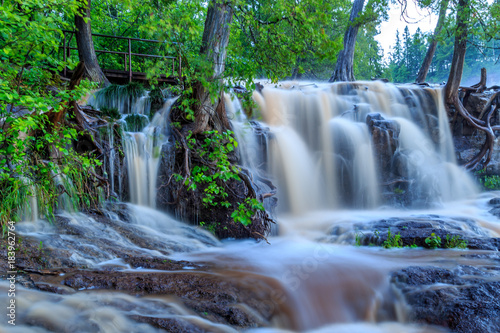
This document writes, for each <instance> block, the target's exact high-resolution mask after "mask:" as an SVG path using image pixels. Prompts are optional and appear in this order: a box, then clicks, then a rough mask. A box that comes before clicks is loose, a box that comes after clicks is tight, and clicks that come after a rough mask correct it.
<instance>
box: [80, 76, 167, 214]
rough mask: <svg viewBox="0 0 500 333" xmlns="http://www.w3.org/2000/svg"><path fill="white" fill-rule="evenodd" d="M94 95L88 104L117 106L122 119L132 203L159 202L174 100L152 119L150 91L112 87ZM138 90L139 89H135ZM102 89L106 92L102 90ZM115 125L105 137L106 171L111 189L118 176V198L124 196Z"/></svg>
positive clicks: (105, 106)
mask: <svg viewBox="0 0 500 333" xmlns="http://www.w3.org/2000/svg"><path fill="white" fill-rule="evenodd" d="M105 89H107V90H104V91H103V90H101V91H98V92H96V93H95V96H93V97H91V98H90V100H89V104H91V105H93V106H94V107H96V108H98V109H108V110H109V109H113V108H114V109H117V110H118V113H119V114H121V118H120V119H119V120H118V121H117V123H118V124H119V125H120V126H121V128H122V130H123V135H122V146H123V154H124V157H125V163H124V164H125V166H126V172H127V175H128V176H127V179H128V187H129V189H128V190H129V192H128V193H129V195H128V196H129V200H130V202H132V203H134V204H138V205H142V206H149V207H153V208H154V207H155V205H156V178H157V174H158V168H159V164H160V157H161V150H162V146H163V145H164V144H165V143H167V141H168V132H167V118H168V113H169V112H170V107H171V106H172V103H173V102H174V101H175V99H171V100H168V101H166V102H165V104H164V105H163V107H162V108H161V109H160V110H158V111H157V112H156V113H155V114H154V116H153V117H152V120H151V121H150V118H151V100H150V98H149V92H147V91H145V92H144V93H142V95H139V93H140V89H138V88H137V87H136V88H134V87H133V86H132V87H131V86H111V88H110V89H108V88H105ZM134 89H136V90H134ZM102 91H103V92H102ZM113 132H114V124H113V123H110V124H109V126H108V127H107V128H106V131H105V132H104V133H103V135H102V138H104V139H105V141H106V142H107V143H108V146H109V156H106V159H105V166H104V169H105V170H106V172H107V176H108V180H109V182H110V186H111V190H112V192H114V191H115V177H116V176H117V177H116V178H117V179H118V193H117V194H118V197H119V198H120V199H122V198H123V197H122V196H123V188H122V187H123V186H122V172H123V171H122V168H123V167H118V168H117V169H118V170H117V173H118V175H116V174H115V163H116V161H115V160H116V155H117V154H116V151H115V150H116V149H118V146H117V145H116V143H115V139H114V133H113Z"/></svg>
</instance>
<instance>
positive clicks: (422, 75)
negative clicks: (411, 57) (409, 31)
mask: <svg viewBox="0 0 500 333" xmlns="http://www.w3.org/2000/svg"><path fill="white" fill-rule="evenodd" d="M449 2H450V0H442V1H441V7H440V8H439V18H438V22H437V24H436V28H435V29H434V34H433V35H432V39H431V43H430V44H429V48H428V49H427V53H426V54H425V58H424V61H423V63H422V66H421V67H420V70H419V71H418V74H417V79H416V80H415V82H416V83H424V82H425V79H426V77H427V73H428V72H429V68H430V67H431V63H432V58H433V57H434V53H435V52H436V46H437V38H438V36H439V34H440V33H441V30H442V29H443V26H444V20H445V18H446V10H447V9H448V4H449Z"/></svg>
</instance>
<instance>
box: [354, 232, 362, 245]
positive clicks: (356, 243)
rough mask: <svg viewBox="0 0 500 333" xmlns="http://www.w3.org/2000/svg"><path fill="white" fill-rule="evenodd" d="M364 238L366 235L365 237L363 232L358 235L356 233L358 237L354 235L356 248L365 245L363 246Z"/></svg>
mask: <svg viewBox="0 0 500 333" xmlns="http://www.w3.org/2000/svg"><path fill="white" fill-rule="evenodd" d="M364 236H365V235H364V234H363V233H362V232H360V233H357V232H356V235H354V244H355V245H356V246H361V245H363V244H362V241H363V238H364Z"/></svg>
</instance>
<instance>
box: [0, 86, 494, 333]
mask: <svg viewBox="0 0 500 333" xmlns="http://www.w3.org/2000/svg"><path fill="white" fill-rule="evenodd" d="M441 98H442V96H441V93H440V91H439V90H431V89H425V90H424V89H421V88H417V87H411V86H402V87H396V86H392V85H386V84H382V83H380V82H357V83H354V84H349V85H347V84H333V85H326V84H313V85H311V84H303V83H284V84H282V85H281V86H280V87H274V86H266V87H265V88H264V90H263V91H262V93H255V94H254V99H255V101H256V102H257V104H258V106H259V108H258V110H254V112H256V113H259V114H260V115H261V117H262V118H261V122H260V123H257V122H256V121H254V123H253V124H249V123H248V122H247V119H246V117H245V115H244V112H242V109H241V106H240V104H239V102H238V100H237V99H234V98H233V99H231V98H230V96H229V95H227V96H226V104H227V109H228V112H229V113H231V118H232V119H233V126H234V130H235V132H236V136H237V138H238V140H239V141H240V149H241V153H240V155H241V157H242V164H244V165H245V166H246V167H247V168H249V169H252V171H253V172H256V173H262V174H267V175H269V176H270V177H271V178H272V179H273V180H274V181H275V182H276V183H277V185H278V191H279V192H278V197H279V206H278V216H277V225H278V226H277V232H276V235H273V236H270V237H268V239H267V240H268V242H259V243H256V242H254V241H250V240H247V241H235V240H225V241H223V242H220V241H218V240H216V239H215V238H214V237H213V236H212V235H211V234H210V233H208V232H207V231H206V230H203V229H202V228H201V227H200V226H188V225H186V224H183V223H181V222H179V221H176V220H175V219H173V218H172V217H169V216H167V215H165V214H163V213H160V212H158V211H156V210H154V209H152V208H147V207H145V206H150V207H154V204H155V195H156V188H157V187H158V184H156V173H157V172H158V167H157V165H158V157H159V156H158V154H159V153H160V152H161V146H162V144H164V143H166V142H168V132H167V131H166V129H167V127H168V126H167V121H166V119H167V116H168V109H169V105H170V104H167V105H166V106H165V107H164V109H162V111H159V112H158V113H157V114H156V115H155V118H153V120H152V121H151V123H150V124H148V125H146V126H145V128H144V129H142V130H141V131H136V132H129V133H126V134H125V150H124V154H125V158H126V159H127V160H128V162H129V163H128V164H126V167H127V173H128V177H129V186H130V189H129V191H130V193H131V195H130V198H131V201H132V202H133V203H134V204H126V205H122V207H118V208H116V207H114V208H109V209H108V210H104V211H103V212H101V215H99V214H97V215H95V214H94V215H92V214H87V215H85V214H82V213H67V212H66V213H61V214H60V215H59V217H58V219H57V220H56V222H55V223H54V224H52V225H51V224H49V223H47V222H45V221H41V220H38V221H32V222H24V223H19V224H17V229H18V232H19V235H21V236H22V237H24V238H26V239H34V240H36V241H37V242H38V241H41V242H42V243H43V247H45V248H46V249H47V250H50V251H51V253H53V255H54V256H60V258H59V259H58V260H59V261H58V262H59V264H60V265H64V267H77V269H71V270H64V269H62V268H61V269H60V270H58V271H57V273H54V276H53V277H51V278H44V279H45V280H43V279H42V280H43V281H42V280H37V281H36V282H30V281H25V282H24V284H25V286H27V287H35V289H36V288H39V289H43V290H52V291H54V290H56V291H57V292H60V293H62V294H61V295H58V294H53V293H49V292H47V291H39V290H34V289H29V288H25V287H22V286H21V285H19V291H18V296H17V298H18V299H19V303H18V313H19V317H18V325H17V326H16V327H9V328H8V329H4V328H0V331H1V330H4V331H6V332H50V331H58V332H158V331H162V330H161V328H162V327H163V328H165V329H167V330H173V331H177V332H236V331H248V332H255V333H267V332H276V333H277V332H310V333H321V332H409V333H413V332H441V331H446V330H444V329H442V328H437V327H428V326H424V325H416V324H412V323H410V322H409V321H410V317H411V313H412V311H413V310H412V308H411V307H410V306H409V305H408V304H407V301H406V298H405V295H404V294H403V292H402V291H401V289H398V288H396V287H395V283H394V280H393V279H391V274H392V273H393V272H395V271H398V270H401V269H405V268H407V267H410V266H419V267H420V266H422V267H423V266H426V267H427V266H433V267H439V268H443V269H449V270H454V269H456V267H465V266H472V267H473V268H474V269H476V270H477V271H478V272H480V273H481V274H484V277H483V278H484V279H487V280H488V281H499V280H500V275H499V274H498V270H495V267H497V266H498V261H497V260H498V259H497V257H495V256H497V253H496V252H498V251H496V252H495V251H493V250H488V249H485V248H483V249H479V248H481V246H483V245H484V244H483V243H481V240H483V239H485V240H488V239H490V238H494V237H500V221H499V219H498V218H497V217H496V216H494V215H493V214H491V213H489V212H488V211H489V210H490V209H491V207H489V206H488V202H489V200H490V199H492V198H494V197H496V196H500V193H494V192H492V193H488V194H482V195H478V191H477V189H476V185H475V184H474V182H473V181H472V180H471V178H470V176H469V175H467V173H466V172H465V171H464V170H463V169H461V168H460V167H459V166H457V165H456V161H455V157H454V151H453V145H452V138H451V134H450V131H449V127H448V120H447V117H446V113H445V111H444V106H443V103H442V101H441ZM99 103H102V101H100V102H99ZM113 103H114V104H112V105H118V106H119V105H122V104H124V103H125V104H126V106H121V108H123V109H124V110H125V111H124V110H122V113H130V112H132V113H134V112H136V113H138V114H147V113H148V112H145V111H144V110H142V111H137V109H136V108H135V107H131V105H129V104H127V103H130V101H129V100H124V99H123V98H122V99H120V100H118V101H115V102H113ZM141 103H143V105H148V104H147V103H146V102H145V101H142V102H141ZM170 103H171V102H170ZM134 110H135V111H134ZM374 113H379V114H380V115H381V117H382V118H380V117H378V116H374V118H373V119H375V120H376V121H375V122H374V123H376V124H378V125H377V126H380V132H377V133H379V134H380V133H381V134H380V136H379V137H378V138H379V139H380V140H379V139H377V140H378V141H376V142H375V139H374V134H373V133H374V132H373V126H374V123H369V122H368V123H367V121H366V119H367V116H368V115H370V114H371V115H373V114H374ZM257 125H258V126H259V130H262V129H263V128H268V129H269V131H268V135H267V136H261V137H259V138H257V137H256V136H254V129H255V128H256V126H257ZM396 133H397V135H396ZM379 134H377V135H379ZM262 137H264V138H265V139H262ZM384 140H385V141H387V143H386V144H380V145H379V143H384V142H385V141H384ZM377 145H378V146H377ZM376 147H378V148H376ZM380 154H384V156H386V157H387V159H389V160H387V161H384V160H382V161H381V159H380ZM381 163H382V164H381ZM381 165H385V166H388V167H389V169H390V170H385V171H387V172H385V171H384V170H382V169H381ZM110 174H111V177H112V173H111V172H110ZM394 182H396V183H397V184H400V185H397V186H394V184H396V183H394ZM115 187H116V186H115ZM408 207H410V208H408ZM388 221H389V222H388ZM391 223H392V224H391ZM407 225H410V227H407ZM416 225H418V226H423V228H424V227H425V228H428V229H425V230H431V229H433V228H434V229H436V230H440V231H442V232H443V233H456V234H460V235H462V236H463V237H468V239H471V240H474V241H475V242H476V243H475V244H477V246H478V249H470V250H459V249H437V250H429V249H423V248H421V247H420V248H400V249H383V248H382V247H381V246H359V247H357V246H354V245H355V244H356V242H357V241H359V239H360V236H363V235H365V234H366V235H368V234H375V235H376V234H377V233H379V232H380V230H382V229H380V230H376V228H387V227H389V228H391V227H392V228H394V227H395V226H398V228H400V230H405V228H406V229H408V228H411V227H412V226H416ZM383 230H384V232H385V230H386V229H383ZM436 232H437V231H436ZM424 236H426V235H424ZM429 236H430V234H429ZM443 238H444V237H443ZM374 241H376V239H375V240H374ZM443 241H444V240H443ZM367 245H368V244H367ZM372 245H377V244H372ZM378 245H380V244H378ZM55 262H57V261H55ZM83 266H85V268H86V269H85V270H83V269H82V267H83ZM167 266H168V267H169V268H168V269H167ZM32 274H42V273H40V272H38V273H36V272H35V273H32ZM478 274H479V273H478ZM32 279H35V280H36V278H35V276H32ZM471 283H472V282H471ZM463 286H465V287H466V286H467V285H466V284H464V285H463ZM448 287H449V288H454V286H446V285H444V284H439V283H429V285H428V286H426V288H429V289H438V288H448ZM6 288H8V286H7V284H6V283H4V282H2V283H0V300H1V301H2V303H3V302H4V301H5V300H6V293H5V290H6ZM169 288H170V289H169ZM211 288H213V289H211ZM102 289H108V290H102ZM169 290H170V292H169ZM174 290H175V293H177V294H175V293H174ZM239 293H241V295H240V294H239ZM174 294H175V295H176V296H174ZM242 295H243V296H242ZM162 325H163V326H162ZM256 326H259V327H260V328H257V327H256Z"/></svg>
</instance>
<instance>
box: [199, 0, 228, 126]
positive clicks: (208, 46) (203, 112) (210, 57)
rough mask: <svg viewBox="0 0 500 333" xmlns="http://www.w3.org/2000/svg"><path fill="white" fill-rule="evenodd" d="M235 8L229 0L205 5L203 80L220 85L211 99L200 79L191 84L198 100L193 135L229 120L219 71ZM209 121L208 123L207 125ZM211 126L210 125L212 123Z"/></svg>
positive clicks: (215, 0)
mask: <svg viewBox="0 0 500 333" xmlns="http://www.w3.org/2000/svg"><path fill="white" fill-rule="evenodd" d="M233 13H234V8H233V4H232V3H231V1H227V0H225V1H220V0H212V1H210V4H209V6H208V12H207V18H206V20H205V28H204V30H203V39H202V43H201V48H200V54H201V55H202V56H205V59H206V61H207V62H208V63H210V64H211V68H210V71H209V73H208V75H207V78H206V80H207V81H208V82H212V83H216V84H218V86H219V96H218V98H217V99H216V101H215V103H213V102H212V99H211V96H210V91H209V90H208V89H207V88H206V87H204V86H203V85H202V83H201V82H197V83H195V85H194V87H193V92H194V97H195V99H196V100H197V101H198V106H197V108H196V110H195V118H196V127H195V130H194V134H198V133H201V132H203V131H206V130H209V129H211V127H212V126H213V127H215V128H216V129H218V130H223V129H224V128H229V121H228V119H227V116H226V110H225V107H224V102H223V98H222V93H223V84H224V83H223V81H222V74H223V73H224V68H225V64H226V53H227V51H226V48H227V45H228V43H229V34H230V25H231V21H232V20H233ZM210 123H211V124H210ZM211 125H212V126H211Z"/></svg>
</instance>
